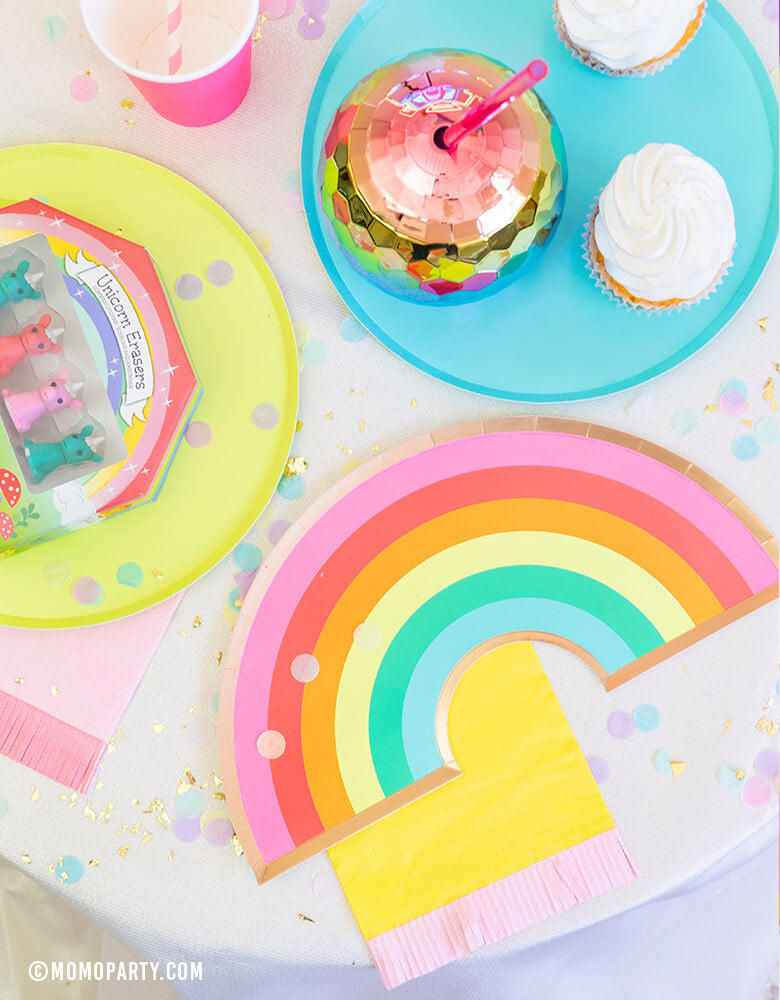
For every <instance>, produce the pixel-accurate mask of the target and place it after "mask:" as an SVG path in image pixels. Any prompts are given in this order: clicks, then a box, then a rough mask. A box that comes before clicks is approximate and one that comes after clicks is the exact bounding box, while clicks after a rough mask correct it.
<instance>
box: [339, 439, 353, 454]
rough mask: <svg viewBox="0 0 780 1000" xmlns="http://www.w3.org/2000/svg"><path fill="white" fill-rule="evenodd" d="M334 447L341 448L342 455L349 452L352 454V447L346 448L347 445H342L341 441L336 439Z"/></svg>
mask: <svg viewBox="0 0 780 1000" xmlns="http://www.w3.org/2000/svg"><path fill="white" fill-rule="evenodd" d="M336 447H337V448H340V449H341V454H342V455H351V454H352V449H351V448H347V447H345V446H344V445H343V444H342V443H341V441H337V442H336Z"/></svg>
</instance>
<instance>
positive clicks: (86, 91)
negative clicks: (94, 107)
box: [70, 75, 97, 104]
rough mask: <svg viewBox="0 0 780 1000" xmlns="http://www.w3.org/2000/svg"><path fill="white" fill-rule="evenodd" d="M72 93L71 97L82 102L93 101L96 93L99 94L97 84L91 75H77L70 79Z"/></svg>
mask: <svg viewBox="0 0 780 1000" xmlns="http://www.w3.org/2000/svg"><path fill="white" fill-rule="evenodd" d="M70 93H71V97H74V98H75V99H76V100H77V101H80V102H81V103H82V104H86V102H87V101H91V100H92V99H93V97H94V96H95V94H97V84H96V83H95V80H94V78H93V77H91V76H86V75H82V76H75V77H74V78H73V79H72V80H71V81H70Z"/></svg>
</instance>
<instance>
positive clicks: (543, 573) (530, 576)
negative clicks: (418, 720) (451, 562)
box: [369, 566, 664, 795]
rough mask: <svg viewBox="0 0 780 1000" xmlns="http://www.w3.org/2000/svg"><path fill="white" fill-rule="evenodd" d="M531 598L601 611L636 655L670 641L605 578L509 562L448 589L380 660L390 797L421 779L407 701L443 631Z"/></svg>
mask: <svg viewBox="0 0 780 1000" xmlns="http://www.w3.org/2000/svg"><path fill="white" fill-rule="evenodd" d="M524 597H527V598H537V599H547V600H553V601H559V602H561V603H563V604H570V605H572V606H573V607H576V608H579V609H580V610H582V611H585V612H587V613H588V614H590V615H593V617H595V618H598V619H600V620H601V621H602V622H603V623H604V624H605V625H606V626H607V627H609V628H610V629H612V631H613V632H615V633H617V635H619V636H620V637H621V639H622V640H623V641H624V642H625V643H626V645H627V646H628V647H629V648H630V649H631V651H632V652H633V653H634V657H635V658H638V657H640V656H643V655H644V654H645V653H648V652H650V650H652V649H657V648H658V646H662V645H663V643H664V639H663V636H662V635H661V634H660V632H659V631H658V630H657V629H656V628H655V626H654V625H653V624H652V622H650V621H649V619H648V618H646V617H645V615H643V614H642V612H641V611H639V610H638V609H637V608H636V607H634V605H633V604H631V603H630V601H627V600H626V598H625V597H623V596H622V595H621V594H619V593H618V592H617V591H615V590H612V588H611V587H607V586H605V585H604V584H603V583H599V582H598V581H596V580H591V579H590V578H589V577H586V576H583V575H582V574H580V573H573V572H571V571H569V570H562V569H555V568H550V567H547V566H503V567H500V568H497V569H492V570H486V571H485V572H484V573H477V574H475V575H473V576H469V577H465V578H464V579H463V580H459V581H458V582H457V583H454V584H452V585H451V586H449V587H445V588H444V589H443V590H442V591H440V592H439V593H438V594H436V596H435V597H432V598H431V599H430V600H429V601H427V602H426V603H425V604H423V605H422V606H421V607H420V608H418V610H417V611H415V613H414V614H413V615H412V616H411V617H410V618H409V620H408V621H407V622H406V623H405V624H404V625H403V627H402V628H401V629H400V630H399V631H398V634H397V635H396V637H395V638H394V639H393V641H392V642H391V644H390V646H389V648H388V650H387V652H386V653H385V655H384V657H383V658H382V662H381V664H380V666H379V671H378V673H377V677H376V682H375V684H374V688H373V691H372V694H371V706H370V709H369V739H370V744H371V757H372V761H373V764H374V768H375V770H376V775H377V778H378V779H379V783H380V785H381V787H382V791H383V792H384V794H385V795H392V794H393V792H396V791H398V790H399V789H401V788H406V787H407V786H408V785H410V784H411V783H412V781H413V780H414V778H413V775H412V772H411V770H410V769H409V765H408V764H407V762H406V756H405V754H404V744H403V704H404V697H405V695H406V689H407V687H408V685H409V681H410V678H411V676H412V674H413V673H414V670H415V668H416V666H417V663H418V661H419V659H420V657H421V656H422V654H423V652H424V651H425V650H426V649H427V648H428V646H429V645H430V644H431V643H432V642H433V641H434V639H435V638H436V636H437V635H439V634H440V633H441V632H442V631H443V630H444V629H446V628H447V627H448V626H450V625H451V624H452V623H453V622H455V621H457V620H458V619H459V618H461V617H463V615H465V614H468V613H469V612H470V611H473V610H475V609H476V608H479V607H483V606H485V605H487V604H493V603H495V602H498V601H503V600H510V599H512V598H524ZM454 666H455V664H453V667H454ZM431 721H433V720H431Z"/></svg>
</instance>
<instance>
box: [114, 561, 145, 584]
mask: <svg viewBox="0 0 780 1000" xmlns="http://www.w3.org/2000/svg"><path fill="white" fill-rule="evenodd" d="M116 582H117V583H121V584H122V586H123V587H140V586H141V584H142V583H143V582H144V571H143V570H142V569H141V567H140V566H139V565H138V563H134V562H126V563H122V565H121V566H120V567H119V569H118V570H117V571H116Z"/></svg>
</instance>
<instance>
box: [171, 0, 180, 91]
mask: <svg viewBox="0 0 780 1000" xmlns="http://www.w3.org/2000/svg"><path fill="white" fill-rule="evenodd" d="M181 60H182V51H181V0H168V72H169V73H170V74H171V76H173V74H174V73H178V71H179V70H180V69H181Z"/></svg>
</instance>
